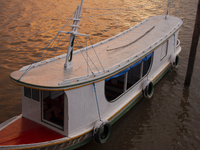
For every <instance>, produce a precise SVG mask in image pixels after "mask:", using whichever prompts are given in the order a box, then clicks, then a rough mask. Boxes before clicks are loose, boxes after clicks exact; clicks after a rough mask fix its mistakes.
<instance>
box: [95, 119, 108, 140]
mask: <svg viewBox="0 0 200 150" xmlns="http://www.w3.org/2000/svg"><path fill="white" fill-rule="evenodd" d="M110 131H111V125H110V122H109V121H97V123H96V124H95V126H94V128H93V140H94V141H95V142H96V143H99V144H102V143H105V142H106V141H107V140H108V138H109V136H110Z"/></svg>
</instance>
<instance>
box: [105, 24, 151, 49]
mask: <svg viewBox="0 0 200 150" xmlns="http://www.w3.org/2000/svg"><path fill="white" fill-rule="evenodd" d="M154 28H155V26H153V27H152V28H151V29H149V30H148V31H147V32H145V33H144V34H143V35H142V36H140V37H139V38H137V39H136V40H134V41H133V42H131V43H129V44H127V45H123V46H120V47H117V48H112V49H107V51H112V50H118V49H121V48H125V47H127V46H130V45H131V44H133V43H135V42H137V41H138V40H140V39H141V38H143V37H144V36H145V35H147V34H148V33H149V32H151V31H152V30H153V29H154Z"/></svg>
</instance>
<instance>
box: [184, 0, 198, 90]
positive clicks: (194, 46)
mask: <svg viewBox="0 0 200 150" xmlns="http://www.w3.org/2000/svg"><path fill="white" fill-rule="evenodd" d="M199 33H200V0H199V2H198V8H197V14H196V22H195V27H194V31H193V37H192V45H191V48H190V57H189V61H188V67H187V74H186V78H185V85H186V86H190V81H191V77H192V73H193V68H194V62H195V57H196V51H197V46H198V41H199Z"/></svg>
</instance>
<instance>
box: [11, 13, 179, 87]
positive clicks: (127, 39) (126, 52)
mask: <svg viewBox="0 0 200 150" xmlns="http://www.w3.org/2000/svg"><path fill="white" fill-rule="evenodd" d="M181 24H182V20H181V19H179V18H177V17H173V16H168V18H167V19H165V16H155V17H150V18H148V19H147V20H145V21H143V22H142V23H140V24H139V25H137V26H135V27H133V28H132V29H131V30H128V31H127V32H124V33H123V34H121V35H119V36H116V37H114V38H111V39H109V40H107V41H104V42H102V43H99V44H97V45H95V50H96V53H97V55H98V57H99V59H100V60H101V63H102V65H103V67H104V70H109V68H112V67H113V66H116V65H117V64H120V63H122V62H123V61H125V60H127V59H129V58H132V57H133V56H136V55H138V54H139V53H142V52H143V55H145V54H147V53H148V50H149V49H148V48H149V47H150V48H151V46H152V45H153V44H155V43H156V44H157V46H158V45H159V44H162V42H164V41H165V40H166V39H167V38H168V37H169V36H171V35H172V34H173V33H174V32H175V31H176V30H178V29H179V28H180V26H181ZM174 27H175V29H174ZM174 30H175V31H174ZM170 31H173V32H172V33H171V32H170ZM155 47H156V46H155ZM150 50H152V49H150ZM150 50H149V51H150ZM87 51H88V55H89V56H90V58H91V59H92V60H93V62H94V64H95V65H96V67H95V66H94V65H93V64H92V63H91V61H88V63H89V65H90V67H91V70H92V71H93V73H97V72H98V71H99V72H103V69H102V67H101V65H100V63H99V62H98V59H97V57H96V55H95V53H94V51H93V48H89V49H88V50H87ZM83 54H84V56H85V58H87V55H86V54H85V53H83ZM139 57H142V56H139ZM88 59H89V58H88ZM72 61H73V68H70V69H67V70H64V63H65V57H63V58H60V59H58V60H54V61H52V62H49V63H46V64H43V65H41V66H38V67H35V68H32V69H31V70H30V71H29V72H28V73H26V75H24V76H23V77H22V78H21V80H20V81H18V83H22V84H23V83H25V84H26V85H31V86H36V87H37V86H38V87H47V88H48V87H54V88H56V87H58V88H59V86H60V85H59V83H62V82H63V81H65V80H69V79H73V78H79V77H84V76H87V75H88V70H89V69H88V68H87V63H86V62H85V59H84V57H83V55H82V53H81V52H78V53H76V54H74V56H73V60H72ZM131 61H133V60H131ZM96 68H98V70H97V69H96ZM23 72H24V71H15V72H13V73H12V74H11V75H10V77H11V78H12V79H13V80H14V81H16V80H18V79H19V78H20V76H21V75H22V74H23ZM89 74H91V71H90V70H89Z"/></svg>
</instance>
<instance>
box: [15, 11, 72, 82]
mask: <svg viewBox="0 0 200 150" xmlns="http://www.w3.org/2000/svg"><path fill="white" fill-rule="evenodd" d="M73 14H74V13H73ZM73 14H72V15H71V16H70V18H69V19H68V20H67V22H66V23H65V25H64V26H63V27H62V29H64V28H65V27H66V26H67V25H68V23H69V22H70V21H71V20H70V19H71V17H72V16H73ZM60 31H61V30H60ZM60 31H59V32H58V33H57V35H56V36H55V37H54V38H53V39H52V40H51V42H50V43H49V44H48V45H47V46H46V47H45V49H44V50H43V51H42V52H41V53H40V54H39V56H38V57H37V58H36V59H35V60H34V61H33V63H32V64H31V65H29V67H28V68H27V69H26V70H25V71H24V73H23V74H22V75H21V76H20V77H19V79H18V80H17V82H18V81H20V80H21V78H22V77H23V76H24V75H25V74H26V73H28V71H29V70H30V69H31V68H32V66H34V65H33V64H34V63H35V62H36V61H37V59H38V58H39V57H40V56H41V55H42V54H43V52H44V51H45V50H46V49H47V48H48V47H49V46H50V45H51V44H52V43H53V42H54V40H55V39H56V38H57V36H58V35H59V33H60ZM67 34H68V33H67ZM62 39H63V38H62ZM59 42H60V41H59ZM59 42H58V43H59ZM58 43H57V44H58ZM54 47H55V46H54ZM51 50H52V48H51V49H50V50H48V51H47V52H46V54H47V53H48V52H49V51H51ZM46 54H45V55H46ZM45 55H44V56H45ZM44 56H43V57H42V58H41V59H43V58H44ZM41 59H40V60H41Z"/></svg>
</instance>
